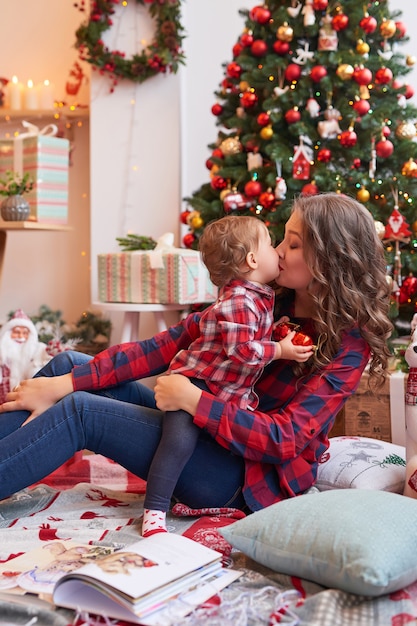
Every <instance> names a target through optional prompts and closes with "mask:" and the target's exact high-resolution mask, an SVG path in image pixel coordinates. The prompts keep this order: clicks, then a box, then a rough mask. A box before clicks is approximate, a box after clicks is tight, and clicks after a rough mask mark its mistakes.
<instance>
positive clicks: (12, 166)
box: [0, 135, 69, 224]
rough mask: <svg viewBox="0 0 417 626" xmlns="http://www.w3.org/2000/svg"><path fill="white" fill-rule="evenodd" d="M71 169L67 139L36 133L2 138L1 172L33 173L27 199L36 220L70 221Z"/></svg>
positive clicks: (0, 146)
mask: <svg viewBox="0 0 417 626" xmlns="http://www.w3.org/2000/svg"><path fill="white" fill-rule="evenodd" d="M68 169H69V140H68V139H63V138H61V137H53V136H49V135H34V136H29V137H20V138H19V137H16V139H14V140H1V141H0V175H3V174H4V172H5V171H6V170H14V171H16V172H21V173H26V172H29V173H30V174H31V176H32V179H33V181H34V187H33V189H32V191H31V192H30V193H28V194H26V195H25V199H26V200H27V201H28V202H29V205H30V217H31V219H33V220H36V221H37V222H44V223H48V224H66V223H67V222H68Z"/></svg>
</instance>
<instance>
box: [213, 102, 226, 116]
mask: <svg viewBox="0 0 417 626" xmlns="http://www.w3.org/2000/svg"><path fill="white" fill-rule="evenodd" d="M211 112H212V113H213V115H221V114H222V113H223V107H222V105H221V104H219V103H218V102H216V104H213V106H212V107H211Z"/></svg>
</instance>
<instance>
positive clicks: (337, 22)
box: [332, 13, 349, 31]
mask: <svg viewBox="0 0 417 626" xmlns="http://www.w3.org/2000/svg"><path fill="white" fill-rule="evenodd" d="M348 25H349V18H348V16H347V15H345V14H344V13H338V14H337V15H335V16H334V18H333V19H332V26H333V28H334V30H337V31H340V30H344V29H345V28H347V27H348Z"/></svg>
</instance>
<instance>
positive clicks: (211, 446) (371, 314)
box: [0, 194, 391, 511]
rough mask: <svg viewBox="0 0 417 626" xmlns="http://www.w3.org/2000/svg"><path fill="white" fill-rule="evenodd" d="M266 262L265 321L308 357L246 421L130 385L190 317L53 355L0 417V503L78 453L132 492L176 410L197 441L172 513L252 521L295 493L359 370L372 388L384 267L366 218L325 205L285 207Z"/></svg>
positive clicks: (197, 394)
mask: <svg viewBox="0 0 417 626" xmlns="http://www.w3.org/2000/svg"><path fill="white" fill-rule="evenodd" d="M276 250H277V254H278V256H279V266H280V273H279V276H278V278H277V280H276V282H277V284H278V287H279V289H278V293H277V300H276V302H277V306H276V317H277V319H278V318H279V317H281V316H283V315H288V316H289V317H290V319H291V321H294V322H297V323H298V324H300V326H301V329H302V331H303V332H305V333H306V334H307V335H309V336H310V337H312V338H313V340H314V343H315V344H317V345H318V349H317V351H316V353H315V355H314V356H313V357H312V359H311V362H309V363H308V364H307V366H304V367H303V366H302V365H300V364H296V365H295V366H294V364H293V363H292V362H289V361H285V360H283V359H282V360H278V361H274V362H273V363H271V364H270V365H268V366H267V367H266V368H265V371H264V372H263V374H262V376H261V378H260V379H259V381H258V384H257V385H256V392H257V394H258V396H259V399H260V402H259V406H258V407H257V409H256V410H255V411H248V410H243V409H239V408H238V407H237V406H236V405H234V404H232V403H227V402H226V403H225V402H222V401H220V400H218V399H216V398H215V397H214V396H212V395H211V394H210V393H208V392H206V391H202V390H201V389H199V388H198V387H196V386H195V385H193V383H192V382H191V381H190V380H189V379H187V378H185V377H184V376H182V375H180V374H172V375H170V376H162V377H159V378H158V380H157V384H156V386H155V390H154V392H155V393H153V392H152V391H151V390H150V389H148V388H146V387H144V386H143V385H141V384H140V383H138V382H133V381H136V380H137V379H138V378H139V377H147V376H150V375H155V374H160V373H162V372H163V371H165V370H166V369H167V367H168V364H169V362H170V360H171V359H172V358H173V356H174V355H175V354H176V353H177V352H178V350H180V349H183V348H187V346H188V345H189V344H190V343H191V341H193V340H194V339H195V338H196V336H197V335H198V314H191V315H190V316H188V317H187V318H186V319H185V320H183V321H182V322H180V323H179V324H178V325H176V326H174V327H172V328H170V329H169V330H168V331H166V332H163V333H160V334H158V335H156V336H155V337H154V338H152V339H149V340H145V341H140V342H136V343H128V344H123V345H119V346H114V347H113V348H110V349H109V350H106V351H104V352H102V353H100V354H99V355H97V356H96V357H94V359H90V357H87V356H86V355H83V354H80V353H65V352H64V353H62V354H60V355H58V356H57V357H55V358H54V359H53V360H52V361H51V362H50V363H49V364H48V365H47V366H46V367H45V368H43V370H42V371H41V372H40V377H39V378H34V379H31V380H28V381H24V382H23V383H21V385H19V387H18V388H17V389H16V390H15V391H13V392H11V393H10V394H9V395H8V401H7V402H6V403H5V404H3V405H2V406H1V407H0V411H1V412H2V413H5V414H4V415H3V416H2V417H1V419H0V437H1V440H0V498H4V497H6V496H8V495H10V494H12V493H14V492H15V491H18V490H20V489H22V488H23V487H26V486H28V485H30V484H32V483H34V482H36V481H38V480H40V479H42V478H43V477H44V476H46V475H47V474H48V473H50V472H51V471H53V470H54V469H56V468H57V467H58V466H59V465H61V464H62V463H64V462H65V461H66V460H67V459H68V458H70V457H71V456H72V455H73V454H74V453H75V452H76V451H77V450H82V449H84V448H87V449H89V450H91V451H93V452H96V453H99V454H103V455H105V456H107V457H109V458H111V459H113V460H114V461H116V462H118V463H120V464H121V465H123V466H124V467H125V468H126V469H128V470H130V471H131V472H133V473H135V474H137V475H138V476H140V477H141V478H144V479H146V477H147V472H148V469H149V466H150V464H151V461H152V458H153V455H154V453H155V451H156V449H157V446H158V442H159V439H160V434H161V422H162V413H161V411H167V410H169V411H172V410H179V409H182V410H185V411H188V412H189V413H190V414H191V415H193V416H194V423H195V424H196V425H197V426H199V428H201V435H200V437H199V440H198V443H197V446H196V449H195V451H194V453H193V455H192V456H191V458H190V460H189V461H188V462H187V464H186V466H185V468H184V470H183V472H182V474H181V476H180V479H179V481H178V483H177V486H176V488H175V492H174V497H175V499H176V500H177V501H180V502H183V503H185V504H187V505H188V506H189V507H192V508H199V507H203V506H208V507H211V506H213V507H215V506H229V507H236V508H241V509H242V510H245V511H255V510H258V509H261V508H263V507H265V506H268V505H271V504H273V503H274V502H277V501H279V500H282V499H284V498H288V497H291V496H294V495H297V494H300V493H303V492H304V491H305V490H307V489H309V488H310V487H311V485H313V484H314V481H315V479H316V474H317V466H318V460H319V458H320V456H321V455H322V453H323V452H324V451H325V450H326V448H327V446H328V433H329V431H330V429H331V427H332V425H333V423H334V420H335V417H336V415H337V413H338V412H339V410H340V409H341V408H342V406H343V404H344V402H345V401H346V400H347V398H348V397H349V396H350V395H351V394H352V393H353V392H354V391H355V389H356V387H357V386H358V384H359V380H360V377H361V374H362V372H363V370H364V368H365V366H366V365H367V363H368V361H370V368H369V375H370V378H371V380H372V381H374V382H375V384H376V386H378V385H379V384H382V383H383V382H384V378H385V368H386V364H387V359H388V356H389V352H388V349H387V347H386V340H387V338H388V336H389V334H390V332H391V323H390V321H389V318H388V300H389V288H388V283H387V281H386V278H385V259H384V253H383V247H382V244H381V241H380V240H379V239H378V237H377V233H376V229H375V225H374V221H373V219H372V216H371V214H370V213H369V212H368V211H367V209H365V207H363V206H362V205H361V204H359V203H358V202H356V201H355V200H353V199H351V198H348V197H347V196H343V195H338V194H322V195H317V196H309V197H305V198H299V199H297V200H296V201H295V202H294V207H293V212H292V214H291V216H290V218H289V220H288V222H287V224H286V228H285V237H284V240H283V241H282V243H280V244H279V246H278V247H277V249H276ZM51 377H52V378H51ZM155 403H156V404H155ZM156 406H157V407H158V408H159V409H160V410H158V409H157V408H156ZM6 413H7V414H6ZM22 425H24V427H23V428H20V426H22Z"/></svg>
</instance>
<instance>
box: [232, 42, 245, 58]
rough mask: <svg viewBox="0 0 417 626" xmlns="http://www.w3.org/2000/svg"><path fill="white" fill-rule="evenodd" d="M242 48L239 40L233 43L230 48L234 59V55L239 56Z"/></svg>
mask: <svg viewBox="0 0 417 626" xmlns="http://www.w3.org/2000/svg"><path fill="white" fill-rule="evenodd" d="M242 50H243V46H242V44H241V43H240V42H237V43H235V45H234V46H233V48H232V54H233V58H234V59H235V58H236V57H238V56H239V54H242Z"/></svg>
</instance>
